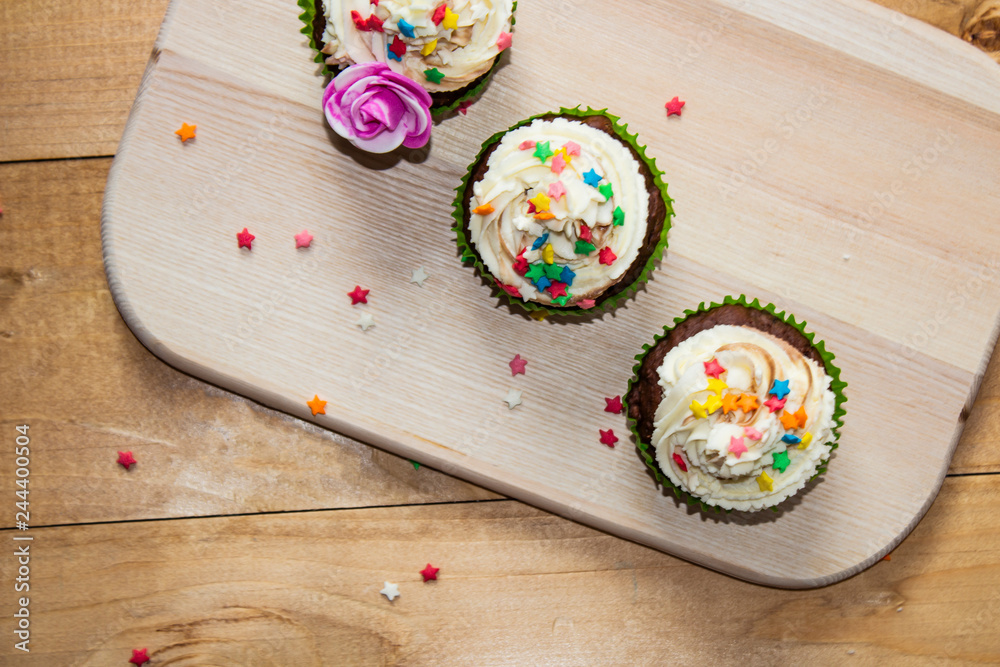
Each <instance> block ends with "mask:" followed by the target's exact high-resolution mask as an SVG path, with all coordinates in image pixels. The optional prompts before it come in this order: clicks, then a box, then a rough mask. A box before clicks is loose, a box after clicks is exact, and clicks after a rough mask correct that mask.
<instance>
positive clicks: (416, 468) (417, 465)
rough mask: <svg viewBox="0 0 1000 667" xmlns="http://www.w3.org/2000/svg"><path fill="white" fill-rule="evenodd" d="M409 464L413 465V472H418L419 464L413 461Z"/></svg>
mask: <svg viewBox="0 0 1000 667" xmlns="http://www.w3.org/2000/svg"><path fill="white" fill-rule="evenodd" d="M410 463H411V464H412V465H413V469H414V470H420V464H419V463H417V462H416V461H414V460H413V459H410Z"/></svg>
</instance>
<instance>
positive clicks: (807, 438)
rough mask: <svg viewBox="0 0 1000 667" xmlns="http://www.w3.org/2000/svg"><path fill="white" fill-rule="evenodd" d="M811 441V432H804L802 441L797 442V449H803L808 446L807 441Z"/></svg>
mask: <svg viewBox="0 0 1000 667" xmlns="http://www.w3.org/2000/svg"><path fill="white" fill-rule="evenodd" d="M812 441H813V434H812V433H806V434H805V435H804V436H802V442H800V443H799V449H805V448H806V447H808V446H809V443H811V442H812Z"/></svg>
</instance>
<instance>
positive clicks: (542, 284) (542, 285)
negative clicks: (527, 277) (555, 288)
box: [535, 276, 552, 292]
mask: <svg viewBox="0 0 1000 667" xmlns="http://www.w3.org/2000/svg"><path fill="white" fill-rule="evenodd" d="M551 284H552V281H551V280H549V277H548V276H542V277H541V278H539V279H538V280H536V281H535V287H537V288H538V291H539V292H544V291H545V290H546V289H548V287H549V285H551Z"/></svg>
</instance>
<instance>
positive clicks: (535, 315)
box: [528, 310, 549, 322]
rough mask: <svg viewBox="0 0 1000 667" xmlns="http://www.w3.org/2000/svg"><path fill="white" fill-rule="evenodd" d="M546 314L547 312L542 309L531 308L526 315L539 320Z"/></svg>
mask: <svg viewBox="0 0 1000 667" xmlns="http://www.w3.org/2000/svg"><path fill="white" fill-rule="evenodd" d="M548 316H549V314H548V313H547V312H546V311H544V310H533V311H531V313H529V314H528V317H530V318H531V319H533V320H535V321H536V322H541V321H542V320H544V319H545V318H546V317H548Z"/></svg>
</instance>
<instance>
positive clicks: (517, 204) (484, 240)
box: [469, 117, 649, 307]
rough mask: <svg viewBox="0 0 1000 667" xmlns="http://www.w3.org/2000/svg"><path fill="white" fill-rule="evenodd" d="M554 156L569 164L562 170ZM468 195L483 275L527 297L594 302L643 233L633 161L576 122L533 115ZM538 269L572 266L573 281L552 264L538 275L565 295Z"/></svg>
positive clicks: (645, 209) (643, 194)
mask: <svg viewBox="0 0 1000 667" xmlns="http://www.w3.org/2000/svg"><path fill="white" fill-rule="evenodd" d="M540 144H544V145H545V146H546V147H547V148H548V151H543V150H540V149H539V145H540ZM549 152H552V153H554V154H553V155H551V156H547V154H548V153H549ZM541 156H547V157H546V159H545V160H544V161H543V160H542V159H540V157H541ZM567 158H568V159H567ZM560 160H561V161H562V162H566V163H567V164H566V165H565V168H562V169H561V170H560V169H559V168H558V166H559V161H560ZM587 178H589V179H590V182H589V183H588V181H587V180H586V179H587ZM608 186H610V193H609V191H608V190H607V188H608ZM472 192H473V197H472V200H471V203H470V205H469V208H470V211H471V212H472V213H471V216H470V219H469V236H470V239H469V240H470V241H471V243H472V244H473V245H474V246H475V248H476V250H477V252H478V253H479V256H480V257H481V258H482V261H483V264H485V266H486V268H487V270H488V271H489V272H490V274H492V275H493V276H494V277H495V278H496V279H497V280H498V281H500V282H501V283H502V284H503V285H506V286H509V287H510V288H516V290H517V291H518V293H519V294H520V296H521V298H523V299H525V300H531V301H537V302H539V303H543V304H551V303H553V302H555V305H559V306H566V305H569V306H573V305H582V306H583V307H589V306H591V305H593V301H594V300H595V299H597V298H598V297H599V296H600V295H601V294H602V293H604V292H605V291H606V290H607V289H608V288H609V287H611V286H612V285H614V284H615V283H617V282H618V280H619V279H621V278H622V276H623V275H624V274H625V272H626V271H627V270H628V269H629V267H630V266H631V265H632V263H633V262H634V261H635V260H636V258H637V257H638V256H639V252H640V250H641V249H642V246H643V243H644V240H645V237H646V230H647V224H648V217H649V193H648V192H647V190H646V182H645V177H644V175H643V173H642V172H641V171H640V165H639V161H638V160H636V158H635V157H634V156H633V154H632V152H631V150H630V148H629V146H628V145H627V144H626V143H625V142H623V141H621V140H619V139H618V138H617V137H615V136H613V135H610V134H608V133H607V132H603V131H601V130H599V129H596V128H593V127H590V126H589V125H586V124H584V123H582V122H580V121H578V120H576V119H570V118H564V117H558V118H554V119H552V120H543V119H536V120H534V121H533V122H531V123H530V124H529V125H525V126H522V127H519V128H517V129H515V130H513V131H511V132H508V133H507V134H505V135H504V136H503V138H502V139H501V140H500V143H499V145H498V146H497V147H496V148H495V149H494V150H493V152H492V153H491V154H490V156H489V158H488V160H487V171H486V173H485V175H484V176H483V177H482V179H480V180H479V181H477V182H476V183H475V184H474V185H473V187H472ZM560 193H562V194H560ZM539 194H541V195H542V198H541V199H539ZM609 194H610V196H608V195H609ZM537 203H542V205H543V207H542V208H536V207H535V206H534V204H537ZM490 209H492V210H490ZM539 216H541V217H539ZM546 218H547V219H546ZM588 243H589V244H590V245H589V246H588V245H586V244H588ZM547 246H551V248H550V249H547ZM519 256H521V257H523V261H520V260H519V259H518V258H519ZM526 264H527V265H531V268H529V272H528V274H527V275H525V274H524V273H523V271H524V268H525V265H526ZM537 265H548V266H550V267H551V266H552V265H555V266H556V267H563V266H565V267H568V268H569V269H570V271H571V272H572V274H573V275H572V276H571V278H572V279H571V281H566V280H559V276H558V270H557V269H553V268H550V269H549V270H550V271H551V273H547V275H546V277H547V279H548V281H549V283H552V282H556V283H563V284H565V285H566V288H565V289H566V293H567V294H569V298H568V299H565V300H564V299H562V298H561V296H560V295H561V293H562V290H561V289H560V288H559V286H558V285H556V286H555V288H553V286H551V285H547V284H546V283H545V282H539V281H538V280H536V277H537V275H538V269H537ZM543 268H544V267H543ZM519 269H520V270H519ZM566 275H567V276H569V275H570V274H566ZM554 289H555V291H554ZM510 291H511V290H510V289H508V292H510ZM554 293H555V294H556V295H557V296H553V294H554Z"/></svg>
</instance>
